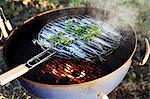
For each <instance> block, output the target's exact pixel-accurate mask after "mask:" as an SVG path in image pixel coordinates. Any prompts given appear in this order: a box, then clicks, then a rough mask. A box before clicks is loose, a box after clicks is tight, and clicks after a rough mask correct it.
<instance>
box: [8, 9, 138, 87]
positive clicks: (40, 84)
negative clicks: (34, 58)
mask: <svg viewBox="0 0 150 99" xmlns="http://www.w3.org/2000/svg"><path fill="white" fill-rule="evenodd" d="M70 8H81V6H74V7H65V8H59V9H54V10H49V11H46V12H43V13H40V14H37V15H35V16H33V17H31V18H29V19H28V20H26V21H24V22H23V23H22V24H21V25H20V26H22V25H24V24H26V23H28V22H29V21H31V20H33V19H34V18H35V17H37V16H38V17H39V16H42V15H44V14H47V13H51V12H55V11H59V10H64V9H70ZM104 10H106V11H107V9H104ZM113 13H115V12H113ZM116 14H117V13H116ZM124 21H125V20H124ZM126 22H127V21H126ZM127 23H128V22H127ZM128 24H129V25H130V26H131V28H132V30H133V32H134V36H135V46H134V50H133V52H132V54H131V56H130V57H129V58H128V59H127V61H126V62H125V63H127V62H129V61H130V60H132V57H133V55H134V54H135V51H136V48H137V35H136V32H135V30H134V28H133V26H132V25H131V24H130V23H128ZM18 28H19V26H18V27H16V28H15V29H14V30H13V31H12V33H11V35H13V34H14V33H15V32H14V31H15V30H17V29H18ZM11 35H10V36H9V37H11ZM8 39H9V38H8ZM125 63H123V64H122V66H123V65H124V64H125ZM122 66H118V67H119V68H118V69H116V70H115V71H118V70H119V69H120V68H121V67H122ZM115 71H113V72H111V73H109V74H107V75H106V76H103V77H101V78H105V77H107V76H110V75H111V74H112V73H114V72H115ZM101 78H97V79H95V80H92V81H89V82H84V83H80V84H71V85H48V84H42V83H38V82H34V81H31V80H28V79H26V78H24V77H20V78H19V79H22V80H25V81H26V82H30V83H34V84H36V85H37V86H43V87H70V86H76V85H80V86H82V85H85V84H91V83H94V82H96V81H97V80H99V79H101Z"/></svg>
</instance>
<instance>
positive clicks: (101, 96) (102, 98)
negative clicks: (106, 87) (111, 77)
mask: <svg viewBox="0 0 150 99" xmlns="http://www.w3.org/2000/svg"><path fill="white" fill-rule="evenodd" d="M97 98H98V99H109V97H108V96H107V95H106V94H105V93H104V92H103V91H102V92H100V93H98V95H97Z"/></svg>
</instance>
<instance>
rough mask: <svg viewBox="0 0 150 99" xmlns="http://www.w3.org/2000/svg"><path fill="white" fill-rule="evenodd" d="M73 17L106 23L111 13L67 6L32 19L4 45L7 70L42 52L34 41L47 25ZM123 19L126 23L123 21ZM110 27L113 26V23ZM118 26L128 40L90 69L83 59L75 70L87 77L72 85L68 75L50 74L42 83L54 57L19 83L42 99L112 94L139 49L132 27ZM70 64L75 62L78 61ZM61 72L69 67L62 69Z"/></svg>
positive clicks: (89, 98)
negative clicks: (79, 16)
mask: <svg viewBox="0 0 150 99" xmlns="http://www.w3.org/2000/svg"><path fill="white" fill-rule="evenodd" d="M74 15H76V16H77V15H89V16H92V17H95V18H97V19H100V20H103V21H107V20H108V19H109V17H110V15H112V13H111V12H108V11H107V10H102V9H97V8H91V7H68V8H62V9H58V10H50V11H47V12H44V13H41V14H38V15H36V16H34V17H32V18H30V19H29V20H27V21H25V22H24V23H22V24H21V25H20V26H18V27H17V28H15V29H14V30H13V31H12V33H11V35H10V36H9V38H8V40H7V41H6V44H5V45H4V50H3V52H4V54H3V56H4V59H5V61H6V63H7V65H8V68H9V69H12V68H14V67H15V66H18V65H20V64H23V63H26V61H28V60H29V59H30V58H32V57H33V56H35V55H37V54H38V53H40V52H41V51H42V49H41V47H40V46H38V45H35V44H33V42H32V39H33V38H34V37H36V35H37V33H39V31H40V30H41V29H42V27H43V26H45V24H47V23H48V22H50V21H53V20H54V19H57V18H60V17H64V16H74ZM97 16H98V17H97ZM119 18H120V17H119ZM120 20H121V21H123V19H122V18H120ZM108 22H109V21H108ZM110 24H113V23H111V22H110ZM116 27H117V30H118V31H119V32H120V33H121V35H122V36H123V37H125V38H126V41H125V40H123V39H122V40H121V42H120V46H119V47H118V49H117V50H115V51H114V52H113V53H111V54H110V55H108V56H106V59H107V61H104V62H100V61H95V62H94V63H89V65H87V66H83V65H84V64H88V63H86V62H85V63H84V60H81V61H78V65H77V66H74V67H72V68H73V69H74V70H78V71H79V73H78V74H77V77H78V76H79V75H80V73H81V71H85V75H84V77H81V78H80V79H78V80H73V81H71V82H69V80H68V77H69V76H68V77H65V78H64V79H61V80H60V81H58V80H57V79H59V78H58V77H59V76H56V75H55V74H54V73H53V74H52V71H51V73H49V74H45V75H44V76H42V79H40V80H39V79H38V78H37V77H39V76H41V75H40V74H42V73H41V72H42V71H41V70H42V68H43V67H44V66H48V64H49V63H50V62H52V61H54V59H57V58H55V56H53V57H52V58H50V59H49V60H48V61H46V62H44V63H42V64H40V65H38V66H37V67H36V68H34V69H32V70H30V71H29V72H28V73H26V74H25V75H23V76H22V77H20V78H19V81H20V82H21V84H22V85H23V86H24V87H25V88H26V89H27V90H29V92H31V93H33V94H35V95H37V96H39V97H42V98H50V99H62V97H63V98H64V99H96V98H97V97H98V96H99V95H101V94H100V93H101V92H102V93H103V92H104V93H106V94H108V93H110V92H111V91H112V90H113V89H114V88H115V87H116V86H117V85H118V84H119V83H120V82H121V81H122V79H123V78H124V76H125V74H126V73H127V71H128V69H129V67H130V64H131V62H132V57H133V55H134V53H135V50H136V46H137V40H136V34H135V32H134V30H133V28H132V27H131V26H130V25H126V28H124V27H121V26H116ZM61 60H63V59H61ZM63 61H68V60H63ZM69 61H70V62H74V61H75V60H69ZM59 69H60V71H61V69H62V70H64V69H66V67H65V68H64V67H59Z"/></svg>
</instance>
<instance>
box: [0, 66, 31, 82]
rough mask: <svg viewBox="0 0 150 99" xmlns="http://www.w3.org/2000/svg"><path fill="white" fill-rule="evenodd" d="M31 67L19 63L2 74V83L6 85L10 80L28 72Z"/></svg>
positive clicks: (0, 79)
mask: <svg viewBox="0 0 150 99" xmlns="http://www.w3.org/2000/svg"><path fill="white" fill-rule="evenodd" d="M28 70H29V68H28V67H27V66H25V64H22V65H19V66H17V67H16V68H14V69H12V70H10V71H8V72H6V73H4V74H2V75H0V85H5V84H6V83H9V82H10V81H12V80H14V79H16V78H18V77H19V76H21V75H23V74H25V73H26V72H28Z"/></svg>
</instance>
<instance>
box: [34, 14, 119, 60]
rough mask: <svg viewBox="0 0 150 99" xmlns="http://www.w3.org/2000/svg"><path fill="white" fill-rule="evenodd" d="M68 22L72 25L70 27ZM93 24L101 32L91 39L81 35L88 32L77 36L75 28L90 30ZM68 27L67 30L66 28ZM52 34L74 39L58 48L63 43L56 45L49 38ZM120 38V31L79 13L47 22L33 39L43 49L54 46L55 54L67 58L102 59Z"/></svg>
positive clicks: (110, 51) (61, 37)
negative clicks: (78, 14)
mask: <svg viewBox="0 0 150 99" xmlns="http://www.w3.org/2000/svg"><path fill="white" fill-rule="evenodd" d="M70 22H71V23H70ZM68 24H73V25H71V27H70V25H69V26H68ZM93 25H94V27H96V28H99V29H100V31H102V32H101V33H100V34H98V35H94V36H90V37H91V41H89V40H86V39H84V38H83V36H87V35H90V34H89V33H86V34H84V33H82V35H80V37H81V38H80V37H79V34H77V33H76V32H77V31H76V29H77V28H80V29H81V28H84V29H85V30H88V31H90V29H91V27H92V26H93ZM68 27H69V31H67V29H66V28H68ZM105 28H106V30H105ZM92 31H93V30H92ZM60 32H61V33H62V34H61V35H59V33H60ZM82 32H83V31H82ZM86 32H87V31H86ZM83 34H84V35H83ZM52 35H53V36H54V38H58V37H60V39H64V38H65V37H67V38H69V39H74V40H75V41H74V42H73V43H72V44H70V45H67V46H65V47H64V48H63V49H61V50H60V48H61V47H62V46H64V45H63V44H61V43H60V42H59V43H58V45H57V46H56V45H55V44H54V42H52V41H54V40H53V39H52V40H51V39H49V37H51V36H52ZM120 39H121V35H120V33H118V32H117V31H116V30H115V29H114V28H113V27H112V26H110V25H108V24H106V23H105V22H103V21H100V20H96V19H94V18H92V17H90V16H87V15H82V16H81V15H80V16H70V17H67V16H65V17H61V18H58V19H56V20H54V21H51V22H49V23H48V24H46V25H45V26H44V27H43V28H42V29H41V31H40V33H39V34H38V38H37V39H35V40H33V41H34V42H35V41H36V42H37V44H38V45H40V46H41V48H42V49H43V50H45V49H46V48H48V47H50V46H52V47H54V46H55V47H56V49H57V51H58V53H57V54H58V55H60V56H62V57H66V58H69V59H71V58H83V59H86V60H90V61H92V59H93V57H99V59H100V60H101V61H102V60H104V59H103V56H104V55H108V54H110V53H112V52H113V50H115V49H116V48H117V47H118V46H119V43H120ZM73 49H75V50H73Z"/></svg>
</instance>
